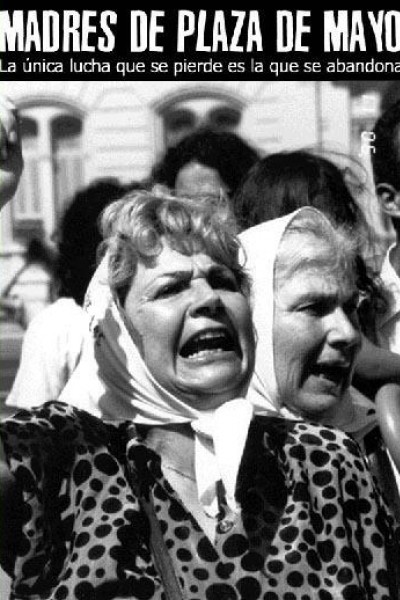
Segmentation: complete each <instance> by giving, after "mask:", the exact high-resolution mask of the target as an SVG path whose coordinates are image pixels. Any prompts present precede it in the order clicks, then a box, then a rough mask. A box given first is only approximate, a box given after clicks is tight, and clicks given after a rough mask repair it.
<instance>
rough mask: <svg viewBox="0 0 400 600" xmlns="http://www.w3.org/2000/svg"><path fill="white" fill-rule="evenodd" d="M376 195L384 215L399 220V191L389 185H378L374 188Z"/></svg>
mask: <svg viewBox="0 0 400 600" xmlns="http://www.w3.org/2000/svg"><path fill="white" fill-rule="evenodd" d="M376 195H377V196H378V200H379V203H380V205H381V208H382V210H383V212H384V213H385V214H387V215H388V216H389V217H397V218H400V190H397V189H396V188H395V187H394V186H393V185H391V184H390V183H379V184H378V185H377V186H376Z"/></svg>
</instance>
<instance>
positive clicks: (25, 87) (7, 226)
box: [0, 81, 400, 312]
mask: <svg viewBox="0 0 400 600" xmlns="http://www.w3.org/2000/svg"><path fill="white" fill-rule="evenodd" d="M396 85H398V84H395V83H393V82H375V83H374V82H366V83H365V85H362V84H360V83H359V82H358V83H354V85H352V82H325V81H323V82H309V81H305V82H299V81H293V82H287V81H286V82H285V81H263V82H254V81H253V82H252V81H223V82H215V81H212V82H205V81H201V82H177V81H168V82H155V81H151V82H107V81H104V82H100V81H93V82H91V81H84V82H83V81H67V82H62V81H56V82H43V81H38V82H8V83H7V95H8V96H9V97H10V98H11V99H12V100H13V101H14V102H15V103H16V105H17V106H18V107H19V110H20V115H21V119H22V120H21V125H22V136H23V152H24V160H25V170H24V175H23V178H22V181H21V185H20V188H19V190H18V193H17V195H16V197H15V198H14V199H13V200H12V202H11V203H9V205H8V206H6V207H5V208H4V209H3V210H2V213H1V215H0V227H1V244H0V270H1V279H0V292H1V290H2V289H5V288H6V287H7V285H8V284H9V282H10V281H11V280H12V278H13V277H14V276H15V273H16V272H17V271H18V270H19V269H20V268H21V264H22V263H23V255H24V249H25V248H26V244H27V242H29V239H31V238H32V236H38V237H41V238H42V239H44V240H47V241H50V240H51V236H52V234H53V232H54V231H55V229H56V227H57V223H58V219H59V217H60V215H61V213H62V211H63V207H64V206H65V203H66V202H68V200H69V199H70V198H71V197H72V195H73V194H74V192H75V191H76V190H77V189H78V188H80V187H83V186H85V185H87V184H89V183H90V182H91V181H93V180H95V179H97V178H100V177H115V178H117V179H119V180H120V181H122V182H129V181H133V180H135V181H137V180H142V179H144V178H146V177H147V176H148V174H149V171H150V169H151V167H152V165H153V164H154V162H155V161H156V160H157V159H158V158H160V156H161V155H162V153H163V152H164V151H165V149H166V147H167V146H169V145H171V144H174V143H176V142H177V141H178V140H179V139H181V138H182V137H183V136H184V135H186V134H187V133H189V132H190V131H192V130H193V129H195V128H196V127H199V126H201V125H210V126H212V127H214V128H217V129H228V130H232V131H235V132H237V133H238V134H240V135H241V136H243V137H244V138H245V139H246V140H247V141H249V142H250V143H251V144H253V145H254V146H255V147H256V148H258V149H259V150H260V151H261V153H262V154H267V153H270V152H275V151H279V150H283V149H293V148H300V147H314V148H319V149H324V150H327V151H331V150H332V151H334V152H340V153H345V154H351V155H353V156H356V157H358V158H359V159H360V160H361V161H362V162H363V163H364V164H365V166H366V169H367V171H368V169H369V158H370V157H369V152H371V151H372V144H370V145H369V144H368V143H367V141H368V139H370V138H368V136H367V135H366V134H365V132H367V133H368V132H370V131H371V128H372V126H373V123H374V121H375V119H376V118H377V116H378V115H379V112H380V110H381V107H382V105H383V103H384V102H385V101H386V102H387V101H390V98H395V97H396V95H400V94H397V92H398V90H397V88H396ZM388 99H389V100H388ZM365 209H366V214H367V218H368V219H369V220H370V221H371V222H372V223H373V224H374V226H375V227H376V231H377V236H378V237H379V236H383V237H384V236H385V235H386V229H385V228H386V224H385V223H383V222H382V216H381V215H380V214H379V211H378V208H377V205H376V204H374V202H373V199H372V201H371V202H370V201H369V200H366V201H365ZM47 291H48V275H47V274H46V273H45V272H44V271H43V270H40V269H38V270H36V271H35V270H34V269H33V270H29V271H28V270H27V271H26V272H25V274H24V273H23V274H22V275H21V277H20V278H19V280H18V282H17V283H16V285H15V286H14V293H15V294H16V295H17V296H20V297H22V298H24V300H25V301H26V302H27V303H28V304H29V303H30V305H31V306H32V307H33V308H34V309H35V310H33V309H32V311H33V312H35V311H36V309H37V310H39V309H40V308H41V306H43V305H44V304H45V303H46V302H47V300H48V299H47V296H46V294H47ZM35 307H36V308H35Z"/></svg>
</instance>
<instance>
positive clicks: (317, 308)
mask: <svg viewBox="0 0 400 600" xmlns="http://www.w3.org/2000/svg"><path fill="white" fill-rule="evenodd" d="M300 311H301V312H305V313H307V314H309V315H312V316H317V317H322V316H323V315H325V314H326V313H327V312H328V311H329V307H328V306H327V304H326V303H325V302H312V303H310V304H305V305H304V306H301V307H300Z"/></svg>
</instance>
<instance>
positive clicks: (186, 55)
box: [0, 3, 400, 598]
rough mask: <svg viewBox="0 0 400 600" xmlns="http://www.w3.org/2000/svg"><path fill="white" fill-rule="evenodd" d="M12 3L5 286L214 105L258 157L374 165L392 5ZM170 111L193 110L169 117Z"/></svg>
mask: <svg viewBox="0 0 400 600" xmlns="http://www.w3.org/2000/svg"><path fill="white" fill-rule="evenodd" d="M6 5H7V3H5V4H4V3H3V5H2V6H1V9H0V76H1V82H2V83H1V91H2V93H5V94H6V95H8V96H9V97H10V98H11V99H12V100H13V101H14V102H15V103H16V105H17V106H18V108H19V110H20V113H21V114H22V115H25V117H26V119H27V124H28V123H29V124H30V126H31V127H32V129H31V130H29V131H27V135H26V140H25V142H26V147H25V150H24V152H25V166H26V170H25V174H24V180H23V181H22V184H21V190H20V191H19V196H17V197H16V198H15V199H14V200H13V201H12V202H11V203H10V205H9V206H7V207H6V209H5V210H4V211H3V212H2V214H1V217H0V224H1V231H2V242H1V246H2V247H1V248H0V271H1V273H2V275H1V276H0V286H1V290H3V291H4V290H5V289H8V288H9V284H10V282H11V281H13V278H14V277H15V275H16V274H17V273H18V271H19V269H20V268H21V265H23V260H24V250H25V246H24V244H25V243H26V242H27V240H28V239H29V236H30V235H31V234H32V232H37V231H40V232H41V234H42V235H43V237H44V239H46V240H47V241H51V237H52V234H53V232H54V230H55V228H56V226H57V223H58V219H59V217H60V215H61V213H62V210H63V207H64V206H65V204H66V202H67V201H68V199H69V198H70V197H71V196H72V194H73V193H74V192H75V191H76V190H77V189H78V188H79V186H80V185H84V184H88V183H90V182H91V181H94V180H96V179H97V178H99V177H102V176H107V177H115V178H117V179H119V180H121V181H124V182H128V181H129V180H135V181H140V180H142V179H144V178H146V177H147V176H148V174H149V171H150V169H151V167H152V165H153V164H154V163H155V161H156V160H158V159H159V158H160V157H161V156H162V154H163V152H164V151H165V149H166V147H167V145H168V144H169V143H173V141H174V140H176V139H178V138H179V137H180V136H181V135H182V132H185V131H187V130H190V128H191V127H193V126H196V124H197V125H198V124H199V123H201V124H203V125H204V124H205V123H206V124H210V123H211V121H210V119H211V117H212V116H214V117H215V115H216V114H219V115H220V117H221V119H222V123H224V122H225V125H223V124H222V125H221V122H220V123H219V126H221V127H224V126H226V127H228V128H233V129H234V130H235V131H237V132H239V133H240V134H241V135H242V136H244V137H245V138H246V139H247V140H248V141H249V142H251V143H252V144H254V146H255V147H257V149H258V150H259V151H260V153H262V154H266V153H269V152H272V151H278V150H280V149H284V148H298V147H301V146H306V147H317V148H319V149H322V150H326V151H330V150H331V149H332V150H333V151H338V152H343V153H349V154H354V155H355V156H356V157H357V158H358V159H360V160H361V161H362V162H363V163H364V164H365V167H366V170H367V171H368V168H369V159H370V155H371V153H372V152H373V132H372V127H373V123H374V122H375V119H376V117H377V116H378V115H379V112H380V110H381V107H382V106H383V105H384V103H385V102H390V101H391V100H394V99H397V98H399V97H400V87H399V84H398V81H399V74H400V11H397V10H386V9H376V10H367V9H361V10H353V9H322V8H316V7H314V8H312V9H304V10H293V9H286V8H285V7H283V8H282V9H274V8H265V9H257V10H252V9H242V10H238V9H232V10H227V9H223V10H219V9H190V10H189V9H164V10H156V9H150V8H149V9H132V8H128V7H126V8H123V9H121V8H115V7H112V6H110V7H109V8H108V9H93V10H89V9H59V8H53V9H49V10H44V9H26V8H23V9H22V8H21V9H20V8H17V7H15V6H12V7H10V8H7V6H6ZM217 109H218V110H220V111H221V110H222V113H221V112H220V113H217V112H216V111H217ZM180 111H181V112H180ZM185 111H186V112H185ZM179 115H181V116H182V115H186V117H187V116H188V115H189V116H190V115H191V119H189V122H187V121H186V122H184V123H183V125H182V123H181V125H179V119H178V117H179ZM66 116H67V117H71V118H72V117H73V119H74V120H73V121H71V120H70V121H68V123H69V126H70V127H72V129H73V128H74V127H76V129H74V131H75V133H76V135H71V136H69V137H68V136H66V137H65V138H64V137H63V136H62V135H61V136H59V138H57V139H56V138H55V137H54V138H52V137H51V136H52V135H54V129H52V122H53V120H54V119H58V118H64V117H66ZM224 119H225V121H224ZM78 122H79V123H80V125H79V123H78ZM179 127H181V129H179ZM185 127H187V128H188V129H185ZM49 182H51V185H50V184H49ZM23 194H25V196H23ZM366 216H367V218H368V220H369V221H370V223H372V224H373V226H374V227H375V232H376V236H377V240H378V245H379V247H380V248H385V247H386V246H387V245H388V243H389V242H390V240H391V239H392V237H391V236H392V231H391V230H390V226H389V224H388V223H387V221H385V220H384V219H383V217H382V215H380V213H379V210H378V208H377V206H376V204H374V201H373V200H371V203H370V204H368V205H366ZM35 228H36V229H35ZM382 252H383V250H382ZM380 257H381V256H380V255H379V256H378V260H379V259H380ZM11 293H12V296H13V297H15V298H16V300H17V301H18V300H21V301H22V302H23V303H24V305H25V307H26V311H27V314H28V319H27V320H28V321H29V319H30V318H31V317H33V316H34V314H36V313H37V312H38V311H39V310H41V309H42V308H43V307H44V306H45V305H46V304H47V303H48V295H47V294H48V278H47V277H46V274H44V275H43V273H40V272H38V271H37V272H35V273H34V274H33V275H32V277H30V276H27V274H25V275H24V277H23V278H22V279H21V280H18V281H15V285H14V286H13V288H12V290H11ZM26 324H27V322H26V321H25V324H24V326H25V325H26ZM0 328H1V335H2V339H3V342H2V348H3V349H4V350H1V352H2V357H1V358H2V361H3V366H2V365H0V368H1V369H2V372H3V373H5V372H6V377H3V382H4V384H3V389H2V397H1V400H2V408H3V409H4V400H5V398H6V397H7V393H8V391H9V389H10V386H11V384H12V381H13V376H14V375H15V370H16V368H17V365H18V360H19V351H20V347H21V342H22V337H23V329H24V328H22V329H16V328H14V326H13V325H12V324H10V323H9V322H8V321H7V319H5V320H4V322H3V321H2V323H0ZM9 348H11V350H9ZM4 410H5V409H4ZM4 585H5V586H6V585H7V581H5V584H4ZM0 597H2V598H3V597H5V596H3V594H2V593H1V591H0Z"/></svg>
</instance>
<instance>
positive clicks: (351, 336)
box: [328, 307, 361, 347]
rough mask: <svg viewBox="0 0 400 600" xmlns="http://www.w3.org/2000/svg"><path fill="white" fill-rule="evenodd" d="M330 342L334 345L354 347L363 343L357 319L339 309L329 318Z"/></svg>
mask: <svg viewBox="0 0 400 600" xmlns="http://www.w3.org/2000/svg"><path fill="white" fill-rule="evenodd" d="M328 340H329V342H330V343H331V344H332V345H340V346H345V347H352V346H356V345H359V344H360V342H361V333H360V328H359V326H358V321H357V317H354V318H350V316H349V315H348V314H347V313H346V312H345V311H344V310H343V308H341V307H337V308H336V309H335V310H334V312H332V313H331V315H330V316H329V317H328Z"/></svg>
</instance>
